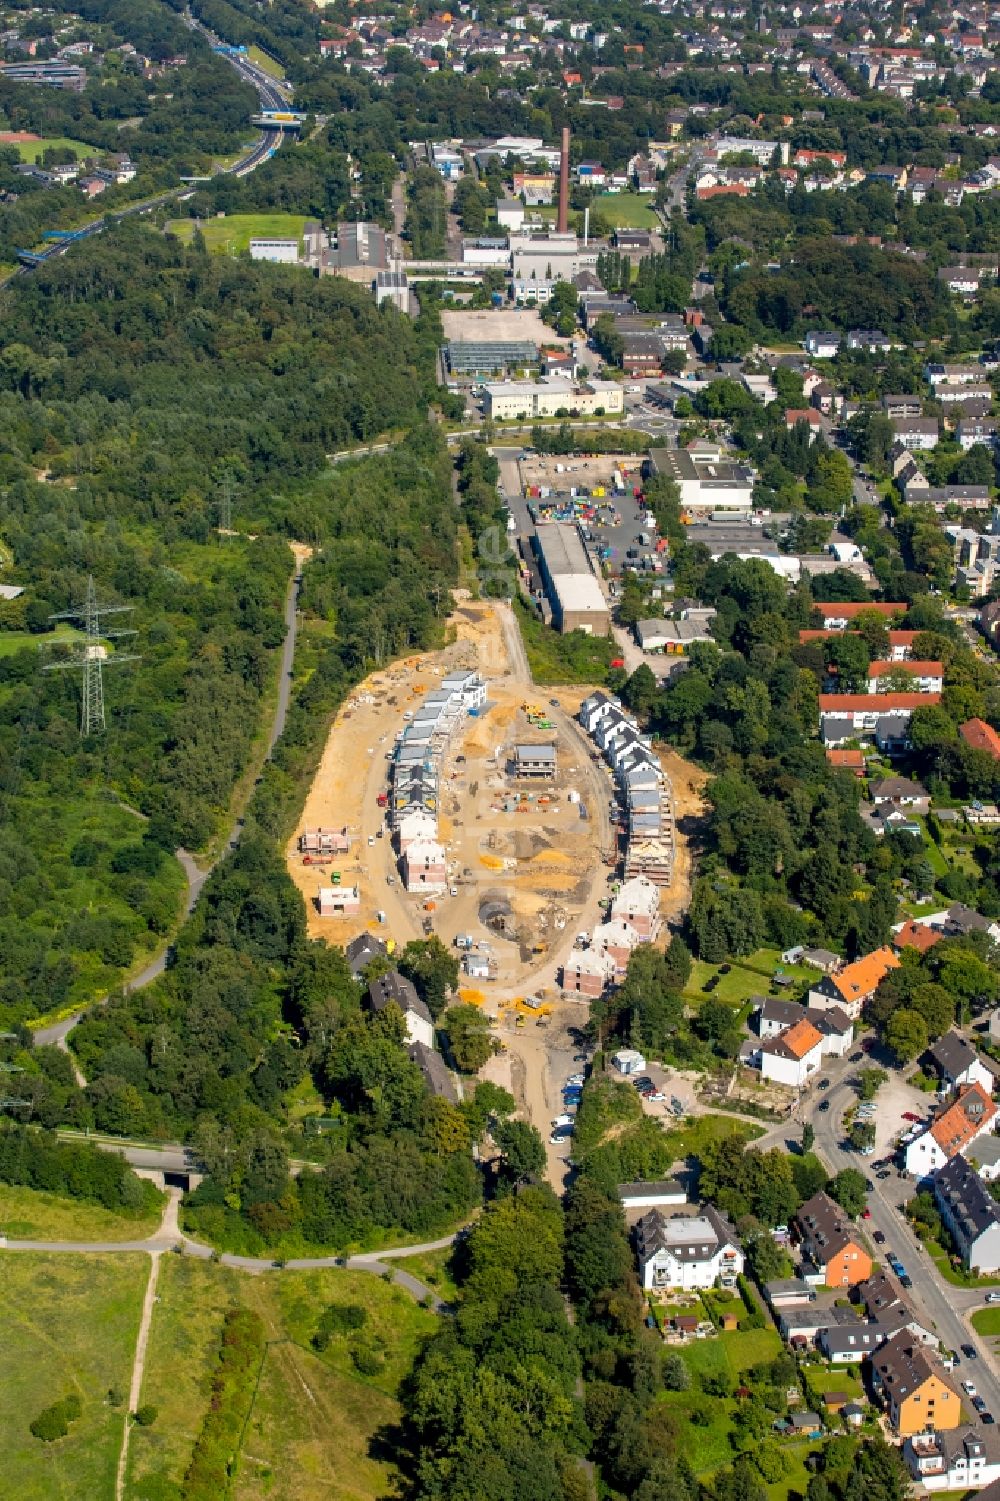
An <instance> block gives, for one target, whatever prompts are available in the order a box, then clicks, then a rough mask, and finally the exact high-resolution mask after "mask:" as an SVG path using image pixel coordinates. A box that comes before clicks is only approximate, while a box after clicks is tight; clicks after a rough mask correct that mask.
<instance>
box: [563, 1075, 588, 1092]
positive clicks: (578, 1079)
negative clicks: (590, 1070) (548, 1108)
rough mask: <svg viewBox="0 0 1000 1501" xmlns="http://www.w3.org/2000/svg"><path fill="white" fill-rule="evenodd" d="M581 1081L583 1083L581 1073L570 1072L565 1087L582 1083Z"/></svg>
mask: <svg viewBox="0 0 1000 1501" xmlns="http://www.w3.org/2000/svg"><path fill="white" fill-rule="evenodd" d="M583 1083H584V1077H583V1074H570V1076H569V1078H568V1079H567V1080H566V1086H565V1087H566V1088H567V1089H569V1088H571V1087H572V1086H573V1085H575V1084H580V1085H582V1084H583Z"/></svg>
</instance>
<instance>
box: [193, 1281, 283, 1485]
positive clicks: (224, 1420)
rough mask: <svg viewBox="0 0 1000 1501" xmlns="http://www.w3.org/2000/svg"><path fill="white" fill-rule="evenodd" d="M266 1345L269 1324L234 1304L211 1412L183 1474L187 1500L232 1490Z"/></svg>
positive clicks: (221, 1349)
mask: <svg viewBox="0 0 1000 1501" xmlns="http://www.w3.org/2000/svg"><path fill="white" fill-rule="evenodd" d="M264 1347H265V1339H264V1325H263V1323H262V1321H261V1320H260V1318H259V1317H258V1316H257V1314H255V1313H253V1312H251V1311H250V1309H247V1308H231V1309H229V1311H228V1312H227V1313H226V1316H225V1319H224V1320H223V1325H222V1337H221V1340H220V1345H219V1365H218V1369H217V1370H216V1372H215V1374H214V1376H213V1377H212V1391H211V1399H210V1402H209V1408H208V1412H207V1413H206V1414H205V1421H204V1422H203V1423H202V1425H201V1432H200V1433H199V1435H198V1440H197V1442H196V1444H195V1446H194V1453H193V1455H192V1456H191V1463H190V1465H189V1467H188V1472H187V1474H186V1475H185V1477H184V1490H183V1497H184V1501H222V1498H223V1497H224V1496H227V1495H228V1494H229V1482H230V1480H231V1478H232V1474H233V1467H234V1464H235V1461H236V1457H237V1454H238V1452H239V1445H240V1438H241V1436H242V1433H243V1428H244V1425H245V1423H246V1420H247V1415H248V1413H249V1411H250V1404H251V1402H252V1400H253V1395H254V1391H255V1389H256V1385H257V1379H258V1376H259V1374H260V1368H261V1363H262V1361H263V1359H264Z"/></svg>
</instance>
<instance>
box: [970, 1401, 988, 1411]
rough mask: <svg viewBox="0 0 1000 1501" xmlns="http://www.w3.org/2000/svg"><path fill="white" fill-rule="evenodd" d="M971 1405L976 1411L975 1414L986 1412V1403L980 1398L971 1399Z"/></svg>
mask: <svg viewBox="0 0 1000 1501" xmlns="http://www.w3.org/2000/svg"><path fill="white" fill-rule="evenodd" d="M972 1405H973V1407H974V1408H975V1409H976V1411H977V1412H985V1411H986V1403H985V1402H984V1401H983V1399H982V1397H973V1399H972Z"/></svg>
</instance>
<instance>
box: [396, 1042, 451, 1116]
mask: <svg viewBox="0 0 1000 1501" xmlns="http://www.w3.org/2000/svg"><path fill="white" fill-rule="evenodd" d="M407 1053H408V1055H409V1059H410V1062H411V1063H415V1064H416V1065H417V1067H418V1068H419V1070H420V1072H421V1073H422V1074H423V1076H424V1083H425V1084H426V1085H427V1088H428V1089H429V1090H430V1092H431V1094H432V1095H434V1096H435V1097H436V1098H437V1099H439V1100H447V1101H448V1103H449V1104H451V1105H457V1104H458V1090H457V1088H456V1087H455V1080H454V1078H453V1077H452V1074H451V1071H450V1069H449V1068H448V1065H447V1064H446V1063H445V1061H444V1059H443V1058H442V1057H441V1054H440V1053H438V1052H436V1051H435V1049H434V1048H432V1047H428V1045H427V1044H426V1043H425V1042H414V1043H411V1044H410V1046H409V1048H408V1049H407Z"/></svg>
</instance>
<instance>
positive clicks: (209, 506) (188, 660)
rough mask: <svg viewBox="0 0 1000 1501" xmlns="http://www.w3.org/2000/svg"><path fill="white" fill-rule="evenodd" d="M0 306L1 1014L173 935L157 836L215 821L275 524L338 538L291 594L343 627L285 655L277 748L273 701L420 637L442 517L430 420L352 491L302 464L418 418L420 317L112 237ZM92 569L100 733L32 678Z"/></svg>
mask: <svg viewBox="0 0 1000 1501" xmlns="http://www.w3.org/2000/svg"><path fill="white" fill-rule="evenodd" d="M4 317H5V331H6V335H7V342H6V344H5V348H4V352H3V359H2V365H0V424H2V430H3V433H4V438H5V450H6V457H5V459H4V461H3V470H4V473H3V479H4V485H5V514H4V522H3V528H2V540H3V544H4V548H5V550H6V551H5V554H4V556H5V558H6V559H7V568H6V570H5V572H6V575H7V578H8V579H10V580H13V581H16V583H17V584H19V585H21V586H23V588H24V591H25V592H24V593H23V595H21V597H20V598H19V599H17V600H14V601H11V602H5V603H4V604H3V605H2V606H0V646H2V648H3V650H2V652H0V744H2V746H3V765H4V771H3V779H2V796H3V802H4V814H5V817H4V820H3V827H2V832H0V946H2V952H3V959H4V964H3V969H4V977H3V982H2V986H0V1005H2V1008H3V1019H4V1020H6V1021H10V1020H16V1019H23V1018H27V1017H30V1016H36V1015H39V1014H43V1013H45V1012H49V1011H53V1010H57V1009H59V1008H60V1007H63V1006H65V1005H67V1004H72V1003H74V1002H79V1001H81V1000H84V999H87V998H88V997H89V996H91V995H93V994H95V993H97V992H98V990H99V988H101V987H106V986H108V985H112V984H113V983H114V981H115V979H116V976H117V975H118V974H120V973H121V972H122V971H123V970H125V969H127V968H128V967H129V966H130V964H131V963H132V962H133V960H134V959H135V958H136V957H138V955H140V954H141V953H142V952H143V951H144V950H148V949H149V948H150V947H151V946H152V945H153V944H154V943H156V942H157V941H162V935H163V934H165V933H166V932H167V931H168V930H169V928H170V926H171V924H172V922H173V920H174V917H175V915H176V912H177V908H178V904H179V900H180V891H181V884H182V883H181V879H180V872H179V870H178V868H177V866H176V864H175V862H174V861H173V860H172V858H171V855H172V851H173V850H174V848H175V847H176V846H177V845H184V846H185V847H187V848H190V849H199V848H201V847H203V846H205V845H206V844H208V843H209V841H210V840H211V839H212V838H213V837H214V836H215V835H216V834H217V832H218V830H219V828H220V827H221V821H222V817H223V812H224V810H225V809H226V807H227V805H228V802H229V797H230V794H231V791H232V788H233V785H234V783H235V781H236V779H237V777H238V776H239V775H240V774H241V772H242V771H243V769H244V767H245V766H246V764H247V758H248V754H249V749H250V745H251V741H252V740H253V738H254V736H255V734H256V733H257V731H258V729H259V727H260V724H261V720H262V711H263V708H264V704H265V700H266V697H267V694H268V693H269V691H270V686H271V683H272V681H273V673H274V664H275V660H276V654H277V649H278V648H279V647H280V644H281V641H282V638H283V634H284V625H283V620H282V609H283V601H284V594H285V588H286V584H287V581H288V578H289V575H290V572H291V567H292V559H291V555H290V553H289V551H288V549H287V546H286V544H285V542H284V541H283V540H282V538H283V537H302V538H304V539H305V540H306V541H308V542H310V543H311V544H313V545H319V546H322V544H323V543H324V542H325V541H333V540H334V539H336V540H337V541H338V543H339V546H338V548H337V551H336V553H335V554H333V555H331V557H330V559H323V560H321V561H320V562H319V563H318V564H317V568H316V573H315V583H313V582H312V581H310V583H309V585H308V589H307V596H306V601H305V603H306V606H307V608H309V609H315V610H316V611H317V612H318V613H323V614H324V615H326V614H331V615H332V614H334V613H336V615H337V618H338V620H339V633H338V635H337V636H336V637H335V638H334V641H333V642H332V643H329V644H328V646H327V649H326V651H325V652H321V651H319V649H318V648H317V649H316V650H315V651H314V653H313V656H312V659H311V660H310V661H309V676H310V682H309V683H308V684H304V685H303V686H304V692H305V695H306V696H305V697H304V700H303V708H302V709H301V710H300V711H293V715H292V724H291V726H290V731H291V738H290V749H289V751H288V754H289V755H291V754H292V753H293V752H292V748H291V747H293V746H294V743H295V741H296V739H297V738H300V737H301V731H300V730H298V729H296V725H297V723H299V722H300V721H299V720H297V718H296V712H298V713H299V714H300V715H306V716H307V715H308V713H309V707H310V705H311V704H313V703H315V702H317V701H320V700H322V698H323V694H324V692H328V693H330V694H331V695H332V694H335V693H336V691H338V686H339V688H340V689H341V690H342V686H343V684H344V683H346V682H347V681H348V680H349V679H350V678H351V677H353V676H355V675H357V673H358V672H359V670H360V669H361V667H362V665H363V663H364V662H365V661H366V660H368V659H369V656H370V655H371V653H372V650H373V647H372V643H373V642H374V643H375V645H374V650H375V651H376V652H377V651H378V650H381V652H382V654H383V655H387V654H389V653H391V652H393V651H398V650H405V649H406V648H407V647H409V646H410V645H412V644H414V643H416V642H426V641H428V640H429V639H431V638H432V636H433V632H434V629H435V613H436V610H437V609H438V608H439V607H441V606H443V605H444V604H445V603H446V601H447V593H446V586H447V583H448V582H449V581H450V579H451V577H452V570H453V567H454V518H453V516H452V513H451V507H450V504H449V503H447V496H448V489H447V484H448V480H447V475H448V466H447V460H446V459H444V460H443V459H442V456H441V453H439V452H438V448H437V445H436V443H435V442H434V440H433V439H432V438H431V437H430V435H429V434H428V435H426V437H424V438H420V439H415V440H414V443H413V445H411V446H410V447H408V449H407V450H406V456H405V457H400V458H397V459H395V460H393V461H392V462H391V463H386V464H384V465H382V466H379V465H370V466H368V469H367V470H364V471H363V472H364V473H365V475H366V476H367V478H366V480H365V481H364V482H360V481H359V480H358V477H357V471H355V470H347V471H344V472H343V473H338V474H332V473H328V472H327V466H326V462H325V454H326V453H327V452H328V451H330V450H332V449H334V448H338V447H343V446H344V445H345V444H347V443H350V442H351V441H353V440H358V439H364V438H370V437H372V436H373V435H375V434H376V433H377V432H378V431H381V430H382V429H383V428H384V427H392V426H395V427H405V426H407V425H408V424H409V423H411V422H420V421H422V419H423V415H424V412H425V410H426V403H427V400H428V398H429V396H430V394H431V393H432V391H433V359H432V354H431V351H432V349H433V347H434V343H435V341H436V338H437V331H436V327H435V325H434V322H433V320H432V321H431V322H430V323H428V322H426V320H425V321H424V322H423V323H418V324H417V325H416V326H415V325H413V324H412V323H410V322H409V321H408V320H404V319H401V318H399V317H398V316H397V315H396V314H395V313H394V312H378V311H377V310H376V309H375V307H374V306H373V304H372V302H371V299H370V298H369V297H367V296H366V295H365V293H364V292H363V291H361V290H360V289H356V288H354V287H352V286H350V285H349V284H346V283H344V282H334V281H323V282H315V281H312V280H310V279H303V278H302V277H301V276H300V275H298V274H297V273H296V272H294V271H292V272H288V271H285V270H282V269H279V268H272V267H263V268H262V267H260V266H254V265H252V264H250V263H249V262H247V263H240V264H235V263H231V262H227V261H224V260H221V259H219V258H217V257H209V256H208V255H206V254H205V253H204V251H203V250H202V249H201V248H200V246H199V244H198V243H196V244H195V245H194V246H192V247H191V248H190V249H188V250H184V249H182V248H181V247H180V246H179V245H178V244H177V243H176V242H175V241H173V240H171V239H169V238H167V239H165V238H163V237H162V236H159V235H156V234H154V233H151V232H150V231H149V230H147V229H145V228H142V227H139V226H134V225H130V226H122V227H120V228H119V229H117V230H115V231H114V232H113V233H111V234H108V235H106V236H104V237H102V239H101V242H100V244H99V245H97V244H88V245H81V246H80V247H79V248H78V249H76V250H75V251H74V253H73V255H72V256H68V257H66V258H64V259H62V260H59V261H57V262H55V263H53V264H51V265H49V266H46V267H44V268H42V269H40V270H39V271H38V272H37V273H35V274H34V275H33V276H32V277H30V278H23V279H19V280H17V281H15V282H14V283H12V284H11V285H10V286H9V287H8V289H7V290H6V291H5V293H4ZM305 393H308V398H307V397H306V394H305ZM397 487H398V488H397ZM400 491H402V492H403V493H402V494H400V493H399V492H400ZM223 492H225V493H226V494H228V496H229V497H230V504H231V507H232V513H233V522H234V528H235V530H236V532H237V533H238V535H236V536H233V537H230V538H228V539H226V538H221V537H220V536H219V535H218V532H217V524H218V521H219V518H220V515H221V511H220V497H221V495H222V493H223ZM366 495H367V496H368V497H369V502H368V504H367V505H366V504H365V502H364V497H365V496H366ZM248 533H252V534H254V536H255V538H256V540H250V537H249V535H247V534H248ZM435 572H436V573H437V577H438V579H439V588H438V590H437V596H436V603H435V601H434V600H432V599H431V597H430V595H429V593H428V587H429V584H428V580H430V583H431V584H432V583H433V576H434V574H435ZM88 574H92V575H93V576H94V578H95V581H96V585H97V590H98V594H99V598H100V599H101V601H102V602H104V603H108V604H115V605H119V604H120V605H127V606H129V607H130V613H129V615H128V617H127V619H126V620H125V621H124V622H123V623H125V624H127V625H128V626H129V627H132V628H134V629H135V630H136V632H137V634H136V636H135V637H134V638H132V640H130V641H129V642H128V643H123V645H125V646H127V647H128V648H130V649H131V651H132V652H133V653H135V654H137V655H138V656H140V658H141V661H140V662H137V663H130V664H126V665H122V666H121V667H120V668H117V669H115V670H114V671H110V670H109V671H107V672H106V673H105V679H106V689H105V692H106V699H107V704H108V713H109V716H110V719H111V732H110V733H109V735H108V736H107V737H106V738H104V739H98V740H94V741H92V742H91V741H83V740H81V738H80V736H79V733H78V728H77V727H78V724H79V673H77V672H72V671H70V672H59V673H49V672H47V671H45V667H46V666H47V665H50V664H52V663H53V662H58V661H59V660H60V659H63V660H64V659H65V653H66V650H67V648H66V646H65V645H62V644H59V643H60V642H61V641H62V640H64V638H63V637H61V636H59V635H57V634H56V633H54V632H53V627H52V623H51V622H50V620H49V616H50V615H51V614H53V613H56V612H60V611H65V610H68V609H70V608H72V607H73V606H75V605H78V604H79V602H80V601H81V599H82V597H83V594H84V592H85V589H86V580H87V576H88ZM418 577H419V579H420V581H421V583H420V585H419V586H418V585H417V579H418ZM313 591H314V592H313ZM373 610H374V611H376V612H377V615H378V620H379V622H380V625H379V627H378V629H375V628H374V624H373V616H372V611H373ZM50 643H56V644H51V645H50ZM379 643H381V645H379ZM277 775H278V773H277V770H276V771H275V776H276V777H277Z"/></svg>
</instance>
